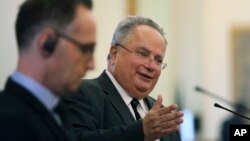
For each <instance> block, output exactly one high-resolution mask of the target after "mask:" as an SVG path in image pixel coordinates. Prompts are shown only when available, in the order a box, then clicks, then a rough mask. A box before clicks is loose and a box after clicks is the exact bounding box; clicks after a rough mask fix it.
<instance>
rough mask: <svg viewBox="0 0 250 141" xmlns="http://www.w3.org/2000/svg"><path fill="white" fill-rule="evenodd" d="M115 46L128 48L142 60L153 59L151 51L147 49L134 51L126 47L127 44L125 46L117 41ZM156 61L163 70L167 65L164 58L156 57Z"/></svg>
mask: <svg viewBox="0 0 250 141" xmlns="http://www.w3.org/2000/svg"><path fill="white" fill-rule="evenodd" d="M115 46H119V47H121V48H123V49H125V50H127V51H128V52H130V53H133V54H134V55H135V56H137V57H138V58H140V59H141V60H142V62H144V63H146V62H149V61H150V59H151V58H150V56H149V53H146V52H145V51H139V50H138V51H135V52H134V51H132V50H130V49H128V48H126V47H125V46H123V45H121V44H118V43H116V44H115ZM154 62H155V64H156V65H157V66H159V67H160V68H161V69H162V70H163V69H165V68H166V67H167V64H166V63H163V62H162V58H154Z"/></svg>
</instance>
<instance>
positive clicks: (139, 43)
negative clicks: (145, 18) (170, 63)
mask: <svg viewBox="0 0 250 141" xmlns="http://www.w3.org/2000/svg"><path fill="white" fill-rule="evenodd" d="M126 45H129V46H132V47H133V48H139V47H141V48H145V49H147V50H149V51H152V52H156V53H157V54H162V55H163V54H165V50H166V45H165V41H164V38H163V37H162V35H161V34H160V33H159V31H157V30H156V29H154V28H152V27H150V26H148V25H138V26H136V27H135V28H134V29H133V31H132V32H130V34H129V35H128V36H127V39H126Z"/></svg>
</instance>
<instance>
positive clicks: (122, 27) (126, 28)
mask: <svg viewBox="0 0 250 141" xmlns="http://www.w3.org/2000/svg"><path fill="white" fill-rule="evenodd" d="M138 25H148V26H150V27H152V28H154V29H156V30H157V31H158V32H159V33H160V34H161V35H162V38H163V39H164V42H165V45H167V40H166V38H165V33H164V31H163V29H162V28H161V27H160V26H159V25H158V24H157V23H155V22H154V21H153V20H151V19H149V18H145V17H140V16H129V17H127V18H125V19H124V20H122V21H121V22H120V23H119V24H118V26H117V28H116V30H115V32H114V34H113V38H112V42H111V45H112V46H114V45H115V44H116V43H120V44H122V43H124V42H125V41H126V39H127V37H128V35H129V34H130V33H131V32H132V31H133V29H134V28H135V27H136V26H138Z"/></svg>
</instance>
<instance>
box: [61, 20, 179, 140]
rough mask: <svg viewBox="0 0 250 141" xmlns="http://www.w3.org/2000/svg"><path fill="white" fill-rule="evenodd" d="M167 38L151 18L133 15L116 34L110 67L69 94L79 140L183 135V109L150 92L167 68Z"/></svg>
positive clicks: (71, 121) (164, 138) (174, 136)
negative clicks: (154, 97)
mask: <svg viewBox="0 0 250 141" xmlns="http://www.w3.org/2000/svg"><path fill="white" fill-rule="evenodd" d="M166 44H167V41H166V39H165V37H164V33H163V31H162V29H161V28H160V27H159V26H158V25H157V24H156V23H155V22H154V21H152V20H151V19H148V18H144V17H128V18H126V19H125V20H123V21H121V22H120V24H119V25H118V27H117V28H116V31H115V33H114V36H113V40H112V45H111V48H110V52H109V56H108V68H107V70H105V71H104V72H103V73H102V74H101V75H100V76H99V77H98V78H96V79H92V80H84V82H83V83H82V85H81V88H80V90H79V92H78V93H77V94H74V95H68V96H69V97H67V98H66V99H65V101H64V102H65V103H66V104H67V105H68V106H69V108H70V120H69V121H70V125H71V127H73V129H74V131H75V133H76V135H77V137H78V139H79V141H83V140H84V141H154V140H161V141H178V140H180V139H179V137H178V134H177V133H176V131H177V130H178V129H179V124H181V123H182V122H183V119H182V116H183V113H182V112H179V111H174V110H176V109H177V105H176V104H172V105H170V106H168V107H165V108H163V107H162V97H161V96H158V98H157V100H156V101H155V100H154V99H153V98H152V97H150V96H149V93H150V92H151V91H152V89H153V88H154V86H155V84H156V83H157V81H158V78H159V76H160V73H161V70H162V69H164V67H165V63H164V62H163V58H164V55H165V50H166Z"/></svg>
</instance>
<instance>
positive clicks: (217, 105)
mask: <svg viewBox="0 0 250 141" xmlns="http://www.w3.org/2000/svg"><path fill="white" fill-rule="evenodd" d="M214 107H217V108H221V109H224V110H226V111H228V112H231V113H233V114H236V115H237V116H240V117H242V118H245V119H247V120H250V118H249V117H246V116H243V115H241V114H239V113H237V112H235V111H232V110H229V109H227V108H225V107H223V106H221V105H219V104H218V103H214Z"/></svg>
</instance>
